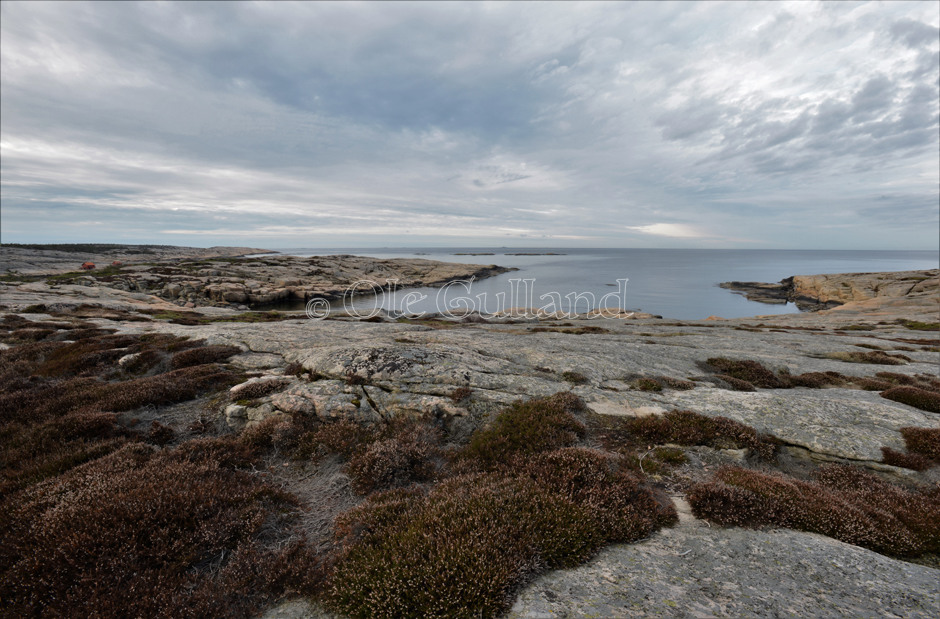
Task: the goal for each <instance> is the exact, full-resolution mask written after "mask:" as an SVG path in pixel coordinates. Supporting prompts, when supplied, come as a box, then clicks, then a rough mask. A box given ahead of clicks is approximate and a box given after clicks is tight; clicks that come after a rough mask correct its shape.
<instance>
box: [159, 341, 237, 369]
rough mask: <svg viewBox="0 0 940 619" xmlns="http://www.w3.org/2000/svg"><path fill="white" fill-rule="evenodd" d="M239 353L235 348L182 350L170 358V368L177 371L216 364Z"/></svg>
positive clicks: (214, 346)
mask: <svg viewBox="0 0 940 619" xmlns="http://www.w3.org/2000/svg"><path fill="white" fill-rule="evenodd" d="M240 352H242V350H241V349H240V348H239V347H237V346H223V345H213V346H200V347H199V348H192V349H189V350H183V351H180V352H178V353H176V354H174V355H173V356H172V357H171V358H170V367H171V368H173V369H174V370H177V369H180V368H188V367H192V366H194V365H204V364H207V363H218V362H219V361H224V360H225V359H228V358H229V357H231V356H232V355H237V354H239V353H240Z"/></svg>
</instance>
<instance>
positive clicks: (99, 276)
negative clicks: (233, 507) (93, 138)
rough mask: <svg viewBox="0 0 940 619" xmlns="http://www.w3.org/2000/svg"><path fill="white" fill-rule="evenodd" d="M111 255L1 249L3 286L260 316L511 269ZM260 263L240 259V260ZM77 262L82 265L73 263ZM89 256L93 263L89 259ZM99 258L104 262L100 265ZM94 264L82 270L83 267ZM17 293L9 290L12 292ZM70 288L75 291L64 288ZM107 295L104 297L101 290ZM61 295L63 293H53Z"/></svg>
mask: <svg viewBox="0 0 940 619" xmlns="http://www.w3.org/2000/svg"><path fill="white" fill-rule="evenodd" d="M143 249H144V250H146V251H142V248H141V247H131V248H128V249H126V250H119V249H112V250H110V251H109V252H108V253H107V254H94V253H91V254H89V253H76V252H62V251H48V250H36V249H21V248H3V252H2V253H0V265H2V268H0V272H2V273H3V279H4V282H5V283H6V284H7V285H8V287H7V288H6V289H5V290H4V291H3V293H4V296H5V297H6V298H8V299H13V298H14V297H16V296H17V292H20V293H22V292H25V293H26V295H25V298H27V299H28V298H29V297H30V295H32V296H33V297H35V299H34V301H33V302H34V303H42V302H44V301H43V299H45V297H46V295H47V294H52V296H56V295H57V292H59V293H61V292H64V293H66V294H68V291H69V290H72V291H73V292H81V291H80V290H79V288H85V289H99V291H100V294H99V295H97V296H99V297H100V298H102V299H104V298H107V297H108V296H109V295H112V294H113V293H111V292H110V290H113V291H116V293H117V294H120V293H128V294H143V295H150V296H153V297H157V298H159V299H162V300H164V301H166V302H169V303H173V304H176V305H178V306H182V307H184V308H187V309H192V308H195V307H229V308H233V309H243V310H244V309H249V308H252V309H264V308H266V307H269V306H274V305H277V304H281V303H286V302H299V303H303V302H306V301H309V300H310V299H314V298H318V299H324V300H326V301H335V300H338V299H343V298H344V295H347V294H349V291H353V292H354V293H355V294H358V295H373V294H376V293H377V292H378V291H379V290H387V289H390V288H391V287H393V286H394V287H396V288H399V289H401V288H414V287H424V286H428V287H439V286H443V285H445V284H447V283H448V282H452V281H455V280H464V279H470V278H476V279H482V278H486V277H491V276H493V275H498V274H500V273H506V272H508V271H511V270H514V269H510V268H505V267H499V266H496V265H477V264H455V263H449V262H438V261H434V260H425V259H419V258H399V259H394V260H381V259H377V258H365V257H361V256H349V255H335V256H313V257H310V258H299V257H296V256H284V255H276V253H275V252H269V251H267V250H261V249H252V248H242V247H215V248H210V249H208V250H199V251H195V252H193V251H191V248H185V247H180V248H166V247H156V246H144V247H143ZM258 254H275V255H263V256H260V257H245V256H246V255H252V256H257V255H258ZM79 256H80V259H79ZM89 257H92V258H96V259H97V260H98V261H97V262H94V260H88V258H89ZM102 258H104V260H102ZM89 262H90V263H93V264H95V267H94V268H91V269H88V270H83V269H81V265H82V264H87V263H89ZM14 287H16V288H17V290H16V291H14V290H13V289H12V288H14ZM69 287H74V288H69ZM103 289H110V290H103ZM59 296H61V294H59Z"/></svg>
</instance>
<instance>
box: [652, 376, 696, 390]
mask: <svg viewBox="0 0 940 619" xmlns="http://www.w3.org/2000/svg"><path fill="white" fill-rule="evenodd" d="M657 380H658V381H659V382H660V383H662V384H663V385H664V386H666V387H669V388H670V389H676V390H678V391H689V390H690V389H695V383H694V382H692V381H691V380H683V379H681V378H672V377H671V376H660V377H659V378H658V379H657Z"/></svg>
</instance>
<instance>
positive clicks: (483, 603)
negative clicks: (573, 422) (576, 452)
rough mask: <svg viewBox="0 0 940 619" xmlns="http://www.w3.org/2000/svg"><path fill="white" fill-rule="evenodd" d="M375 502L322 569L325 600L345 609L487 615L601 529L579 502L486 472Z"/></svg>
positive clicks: (368, 613) (370, 613)
mask: <svg viewBox="0 0 940 619" xmlns="http://www.w3.org/2000/svg"><path fill="white" fill-rule="evenodd" d="M399 496H400V495H399ZM397 498H399V497H398V496H396V499H397ZM396 508H398V509H401V512H400V513H397V514H396V513H395V512H396V511H397V509H396ZM378 509H379V510H380V515H379V516H378V517H368V518H367V522H368V524H369V525H371V526H366V527H360V530H361V531H363V533H364V534H363V535H362V536H361V537H360V538H359V539H358V540H356V542H355V543H353V544H351V545H350V546H349V547H348V548H347V549H346V550H345V552H344V554H343V556H342V557H341V559H340V562H339V564H338V567H337V569H336V571H335V573H334V574H333V575H332V577H331V579H330V583H331V586H330V590H329V600H330V602H331V603H332V605H333V606H334V607H335V608H336V609H337V610H339V611H341V612H344V613H346V614H348V615H350V616H352V617H401V616H423V617H481V616H483V617H492V616H495V615H496V614H497V613H499V612H501V611H503V610H505V609H506V608H507V607H508V605H509V601H510V595H511V592H512V590H513V589H514V588H515V587H517V586H518V585H519V584H521V583H522V582H523V581H525V580H526V579H527V578H528V577H529V576H531V575H532V574H535V573H536V572H538V571H541V570H543V569H545V568H557V567H567V566H573V565H576V564H577V563H579V562H581V561H583V560H585V559H587V558H588V557H589V556H590V555H591V554H592V553H593V552H595V551H596V550H597V548H598V547H599V546H600V544H601V539H602V538H601V534H600V532H599V531H598V530H597V529H596V527H595V526H593V523H592V522H591V521H590V519H589V517H588V513H587V510H586V509H584V508H581V507H579V506H577V505H574V504H573V503H571V502H569V501H566V500H564V499H563V498H561V497H559V496H557V495H554V494H552V493H550V492H548V491H546V490H544V489H542V488H540V487H539V486H538V485H537V484H536V483H535V482H533V481H531V480H526V479H511V478H504V477H501V476H498V475H494V474H477V475H468V476H460V477H456V478H453V479H450V480H448V481H445V482H443V483H442V484H440V485H439V486H437V487H435V488H434V489H433V490H431V492H430V493H429V494H428V495H427V497H424V498H422V499H419V500H412V501H407V502H404V504H401V503H398V502H391V503H390V504H389V503H381V502H380V503H379V505H378ZM361 511H365V512H366V513H368V510H361ZM383 525H384V526H383ZM347 526H348V525H347Z"/></svg>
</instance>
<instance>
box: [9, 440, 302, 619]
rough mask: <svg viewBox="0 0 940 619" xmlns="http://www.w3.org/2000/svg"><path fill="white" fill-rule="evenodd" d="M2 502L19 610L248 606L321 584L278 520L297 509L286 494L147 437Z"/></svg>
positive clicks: (156, 611)
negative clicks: (159, 448) (276, 530)
mask: <svg viewBox="0 0 940 619" xmlns="http://www.w3.org/2000/svg"><path fill="white" fill-rule="evenodd" d="M4 507H5V510H4V514H5V515H4V516H3V517H2V519H0V526H2V533H3V539H4V543H3V544H2V545H0V570H2V573H0V597H2V599H3V601H4V605H5V609H6V611H8V612H11V613H12V615H15V616H76V615H81V616H101V617H118V616H121V617H126V616H138V617H139V616H149V617H157V616H166V617H205V616H217V615H219V614H220V612H224V614H225V615H226V616H234V617H247V616H252V615H254V614H255V613H256V612H257V611H258V609H259V608H260V607H261V606H262V605H264V604H265V603H266V602H268V601H269V600H271V599H273V598H275V597H277V596H280V595H282V594H283V593H285V588H286V587H297V588H298V589H302V590H303V591H302V592H304V593H311V592H312V589H313V588H314V587H315V586H316V584H317V582H316V581H317V574H318V570H319V566H318V564H317V562H316V561H315V559H314V558H313V557H312V556H311V555H310V554H309V552H308V551H306V550H305V549H304V548H303V547H302V546H300V545H298V544H296V543H295V544H290V543H284V542H289V540H287V539H285V538H284V537H283V534H281V535H276V534H274V535H272V533H271V532H270V531H271V529H270V526H271V524H273V523H278V522H281V521H284V518H285V517H287V516H289V515H290V514H291V513H292V512H293V510H294V504H293V500H292V499H291V498H290V497H289V496H288V495H286V494H284V493H283V492H281V491H280V490H277V489H276V488H274V487H271V486H267V485H265V484H263V483H262V482H260V481H259V480H258V479H257V478H256V477H254V476H251V475H248V474H246V473H241V472H237V471H232V470H228V469H224V468H220V467H218V466H215V465H213V464H211V463H194V462H188V461H185V460H181V459H179V458H175V457H164V456H162V455H160V454H158V453H157V454H155V453H154V452H153V451H152V450H151V449H149V448H146V447H143V446H141V445H132V446H127V447H125V448H123V449H121V450H119V451H117V452H115V453H113V454H111V455H109V456H105V457H103V458H101V459H99V460H97V461H95V462H91V463H88V464H86V465H83V466H81V467H79V468H76V469H73V470H72V471H70V472H68V473H66V474H64V475H63V476H61V477H60V478H59V479H56V480H51V481H49V482H46V483H44V484H41V485H39V486H35V487H34V488H32V489H30V490H27V491H25V492H24V493H21V494H19V495H16V497H14V499H13V500H10V501H6V502H5V504H4ZM263 534H264V535H263ZM265 535H266V536H268V537H269V538H271V537H273V539H266V538H265ZM288 570H291V571H293V570H298V571H299V573H297V574H296V575H295V574H291V573H290V572H289V571H288ZM223 609H224V610H223Z"/></svg>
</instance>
